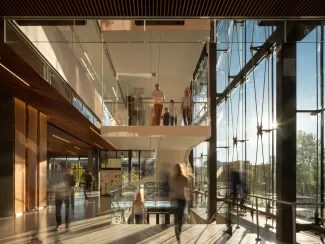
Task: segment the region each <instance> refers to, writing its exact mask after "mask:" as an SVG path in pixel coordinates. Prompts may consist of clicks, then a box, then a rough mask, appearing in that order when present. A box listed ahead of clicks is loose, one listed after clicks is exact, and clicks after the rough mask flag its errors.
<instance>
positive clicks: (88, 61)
mask: <svg viewBox="0 0 325 244" xmlns="http://www.w3.org/2000/svg"><path fill="white" fill-rule="evenodd" d="M84 54H85V56H86V58H87V60H88V62H89V63H90V64H91V62H90V59H89V57H88V55H87V53H86V52H84Z"/></svg>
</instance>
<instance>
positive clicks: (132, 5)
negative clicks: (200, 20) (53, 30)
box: [0, 0, 325, 18]
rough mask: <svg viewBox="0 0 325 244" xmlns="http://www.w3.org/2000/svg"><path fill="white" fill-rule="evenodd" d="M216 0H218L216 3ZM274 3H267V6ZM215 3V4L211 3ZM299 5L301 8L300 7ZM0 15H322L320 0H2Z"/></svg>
mask: <svg viewBox="0 0 325 244" xmlns="http://www.w3.org/2000/svg"><path fill="white" fill-rule="evenodd" d="M216 2H218V3H217V4H216ZM270 3H271V6H274V7H273V8H272V7H267V6H270ZM216 5H218V7H215V6H216ZM301 6H303V8H301ZM0 15H1V16H110V17H114V16H115V17H123V16H124V17H126V16H131V17H132V16H133V17H144V16H147V17H153V16H160V17H170V16H173V17H179V16H180V15H181V16H183V17H199V16H208V17H232V16H241V17H281V18H283V17H299V16H324V15H325V1H320V0H309V1H308V0H295V1H294V0H291V1H283V0H251V1H247V0H238V1H227V0H220V1H215V0H202V1H198V0H182V1H179V0H177V1H174V0H138V1H127V0H114V1H107V0H78V1H77V0H70V1H66V0H56V1H55V4H53V0H42V1H35V0H24V1H18V0H2V1H1V7H0Z"/></svg>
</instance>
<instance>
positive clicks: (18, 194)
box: [14, 99, 26, 213]
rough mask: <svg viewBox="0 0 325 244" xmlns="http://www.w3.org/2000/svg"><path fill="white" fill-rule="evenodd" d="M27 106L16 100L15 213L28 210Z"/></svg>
mask: <svg viewBox="0 0 325 244" xmlns="http://www.w3.org/2000/svg"><path fill="white" fill-rule="evenodd" d="M25 154H26V104H25V103H24V102H22V101H20V100H18V99H15V154H14V155H15V158H14V160H15V169H14V170H15V175H14V179H15V180H14V185H15V213H20V212H24V211H25V209H26V157H25Z"/></svg>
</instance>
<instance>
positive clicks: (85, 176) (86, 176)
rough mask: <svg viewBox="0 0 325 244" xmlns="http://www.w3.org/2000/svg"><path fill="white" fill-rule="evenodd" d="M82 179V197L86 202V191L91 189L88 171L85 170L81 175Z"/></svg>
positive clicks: (90, 178) (90, 177)
mask: <svg viewBox="0 0 325 244" xmlns="http://www.w3.org/2000/svg"><path fill="white" fill-rule="evenodd" d="M82 178H83V180H84V185H83V188H84V196H85V200H88V199H89V197H88V195H87V193H88V191H89V190H90V189H91V183H92V176H91V174H90V172H89V170H86V171H85V172H84V173H83V175H82Z"/></svg>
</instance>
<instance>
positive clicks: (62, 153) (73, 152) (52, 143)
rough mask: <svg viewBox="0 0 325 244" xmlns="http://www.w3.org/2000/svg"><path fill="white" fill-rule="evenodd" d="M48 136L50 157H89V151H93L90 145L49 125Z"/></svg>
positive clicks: (48, 153)
mask: <svg viewBox="0 0 325 244" xmlns="http://www.w3.org/2000/svg"><path fill="white" fill-rule="evenodd" d="M47 135H48V138H47V148H48V150H47V155H48V156H49V157H87V156H88V151H89V150H92V149H93V147H91V146H89V145H88V144H86V143H84V142H82V141H80V140H78V139H77V138H75V137H73V136H71V135H69V134H67V133H65V132H64V131H62V130H60V129H58V128H56V127H54V126H52V125H50V124H48V125H47ZM53 135H54V136H53ZM55 136H58V137H60V138H62V139H64V140H66V141H68V142H66V141H63V140H60V139H59V138H57V137H55Z"/></svg>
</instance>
